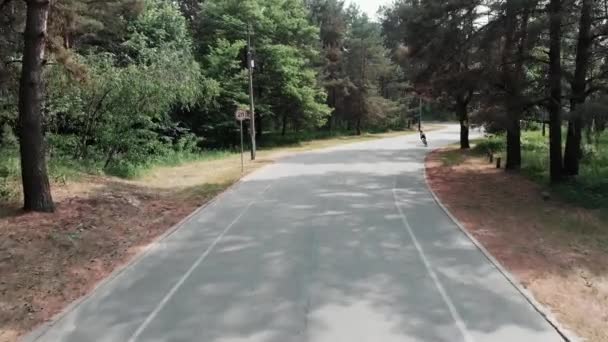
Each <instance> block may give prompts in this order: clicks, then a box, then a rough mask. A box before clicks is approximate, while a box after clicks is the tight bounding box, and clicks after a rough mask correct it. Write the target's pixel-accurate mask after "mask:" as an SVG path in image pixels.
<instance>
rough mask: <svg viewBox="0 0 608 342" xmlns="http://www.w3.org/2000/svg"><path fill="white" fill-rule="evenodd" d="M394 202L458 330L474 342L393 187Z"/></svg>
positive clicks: (468, 340) (467, 339)
mask: <svg viewBox="0 0 608 342" xmlns="http://www.w3.org/2000/svg"><path fill="white" fill-rule="evenodd" d="M393 200H394V202H395V206H396V207H397V210H398V211H399V215H400V216H401V220H402V221H403V225H404V226H405V228H406V230H407V232H408V233H409V235H410V237H411V238H412V241H413V242H414V246H415V247H416V250H417V251H418V254H419V255H420V259H422V263H423V264H424V267H425V268H426V270H427V272H428V273H429V275H430V276H431V279H433V282H434V283H435V286H436V287H437V290H438V291H439V293H440V294H441V298H442V299H443V301H444V303H445V304H446V305H447V307H448V310H449V311H450V314H451V315H452V318H453V319H454V322H455V323H456V326H457V327H458V330H460V332H461V333H462V336H463V337H464V340H465V342H474V340H473V337H471V335H470V334H469V331H468V330H467V327H466V324H465V323H464V321H463V320H462V317H461V316H460V314H459V313H458V310H456V307H455V306H454V303H453V302H452V299H451V298H450V296H449V295H448V293H447V292H446V291H445V289H444V288H443V285H441V282H440V281H439V277H437V274H436V273H435V271H433V268H432V267H431V262H430V261H429V260H428V258H427V257H426V255H425V254H424V250H423V249H422V246H421V245H420V243H419V242H418V239H417V238H416V235H415V234H414V230H413V229H412V227H411V226H410V223H409V221H408V219H407V216H406V215H405V213H404V212H403V209H401V206H400V205H399V200H398V199H397V189H396V188H394V187H393Z"/></svg>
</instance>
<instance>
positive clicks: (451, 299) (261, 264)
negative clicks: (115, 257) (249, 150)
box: [30, 126, 562, 342]
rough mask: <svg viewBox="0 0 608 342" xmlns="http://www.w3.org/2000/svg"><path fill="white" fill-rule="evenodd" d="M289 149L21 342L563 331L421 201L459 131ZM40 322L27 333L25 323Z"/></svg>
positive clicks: (370, 341)
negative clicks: (436, 158) (434, 158)
mask: <svg viewBox="0 0 608 342" xmlns="http://www.w3.org/2000/svg"><path fill="white" fill-rule="evenodd" d="M427 136H428V140H429V144H430V146H429V148H427V149H425V148H424V147H422V146H421V144H420V142H419V141H418V136H417V135H410V136H404V137H398V138H391V139H384V140H377V141H369V142H363V143H355V144H351V145H344V146H340V147H336V148H331V149H327V150H323V151H318V152H311V153H302V154H298V155H295V156H292V157H288V158H285V159H282V160H281V161H279V162H278V163H276V164H273V165H270V166H268V167H265V168H263V169H261V170H259V171H257V172H255V173H253V174H251V175H250V176H248V177H246V179H245V180H244V181H242V182H241V183H239V184H238V185H237V186H236V187H234V188H233V189H232V190H231V191H229V192H227V193H226V194H224V195H222V196H221V197H220V198H219V199H218V200H217V201H215V202H214V203H213V204H211V205H210V206H208V207H207V208H205V209H203V210H201V211H199V212H198V213H197V214H196V215H194V216H193V218H192V219H191V220H189V221H188V222H187V223H186V224H185V225H184V226H183V227H181V228H180V229H179V230H177V231H175V232H174V233H173V234H171V235H170V236H169V237H167V238H166V239H164V240H163V241H162V242H160V243H159V244H158V245H156V246H154V248H153V249H152V250H151V251H150V252H149V253H148V254H147V255H146V256H145V257H143V258H142V259H140V260H139V261H138V262H136V263H135V264H133V265H131V266H130V267H129V268H128V269H127V270H125V271H124V272H122V273H120V274H119V275H118V276H116V277H115V278H114V279H112V280H110V281H109V282H108V283H106V284H104V285H103V286H101V287H100V288H99V289H98V290H96V291H95V292H94V293H93V294H92V295H91V296H90V297H89V298H88V299H87V300H85V301H83V302H82V303H81V304H80V305H78V306H76V307H75V309H73V310H71V311H70V312H68V313H67V314H66V315H64V316H63V317H62V318H61V319H60V320H59V321H57V322H55V323H54V325H53V326H51V327H50V328H46V329H41V330H40V331H38V332H37V334H36V335H38V336H39V338H38V339H35V336H34V335H32V336H30V338H33V339H32V340H36V341H49V342H57V341H62V342H89V341H103V342H119V341H129V342H132V341H141V342H144V341H145V342H161V341H163V342H169V341H171V342H180V341H184V342H185V341H197V342H199V341H200V342H244V341H247V342H290V341H303V342H304V341H306V342H308V341H310V342H357V341H362V342H363V341H365V342H408V341H425V342H429V341H446V342H457V341H466V342H470V341H480V342H493V341H496V342H499V341H500V342H502V341H504V342H527V341H530V342H545V341H550V342H554V341H562V339H561V338H560V336H559V335H558V334H557V333H556V332H555V331H554V330H553V328H552V327H551V326H550V325H549V324H548V323H547V322H546V321H545V320H544V319H543V318H542V317H541V315H540V314H538V313H537V312H536V311H535V310H534V308H533V307H532V306H531V305H530V304H529V303H528V302H527V301H526V300H525V299H524V297H523V296H521V295H520V293H519V292H518V291H517V290H516V289H515V288H514V287H513V286H512V285H511V284H510V283H509V282H508V281H507V280H506V279H505V278H504V277H503V276H502V274H500V273H499V272H498V270H497V269H496V268H495V267H494V266H493V265H492V264H491V263H490V262H489V261H488V260H487V259H486V258H485V257H484V255H483V254H482V253H481V252H480V251H479V250H478V249H477V248H476V247H475V246H474V244H473V243H472V242H471V241H470V240H469V239H468V238H467V237H466V236H465V235H464V234H463V233H462V232H461V231H460V230H459V229H458V227H457V226H456V224H455V223H454V222H453V221H451V220H450V218H449V217H448V216H446V215H445V213H444V212H443V211H442V210H441V208H440V207H439V206H438V205H437V204H436V203H435V202H434V201H433V198H432V196H431V194H430V193H429V190H428V189H427V186H426V184H425V181H424V163H423V159H424V155H425V154H426V152H427V151H429V150H430V149H431V148H434V147H437V146H442V145H445V144H447V143H452V142H457V141H458V127H457V126H449V128H447V129H444V130H441V131H433V132H429V133H428V134H427ZM40 334H41V335H40Z"/></svg>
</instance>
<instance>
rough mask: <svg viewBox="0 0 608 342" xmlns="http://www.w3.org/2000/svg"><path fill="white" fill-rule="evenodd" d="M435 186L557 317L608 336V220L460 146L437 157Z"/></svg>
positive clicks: (585, 333)
mask: <svg viewBox="0 0 608 342" xmlns="http://www.w3.org/2000/svg"><path fill="white" fill-rule="evenodd" d="M426 168H427V174H428V179H429V184H430V186H431V188H432V189H433V191H434V192H435V193H436V194H437V195H438V197H439V198H440V200H441V201H442V202H443V203H444V204H445V205H446V207H448V209H449V210H450V211H451V212H452V214H454V216H456V218H457V219H458V220H459V221H460V222H461V223H462V224H463V225H464V226H465V228H466V229H467V230H468V231H469V232H470V233H472V235H473V236H475V238H477V239H478V240H479V241H480V243H481V244H482V245H483V246H484V247H485V248H486V249H487V250H488V251H489V252H490V253H491V254H492V255H493V256H494V257H495V258H496V259H497V260H498V261H499V262H500V263H501V264H502V265H503V266H504V267H505V268H506V269H508V270H509V271H510V272H511V273H512V274H513V275H514V276H515V277H517V278H518V279H519V281H520V282H521V283H522V284H523V285H524V287H526V288H527V289H528V290H529V291H531V292H532V294H533V295H534V297H535V298H536V299H537V300H538V301H539V302H541V303H542V304H544V305H546V306H548V307H549V308H550V309H551V310H552V311H553V312H554V313H555V315H556V316H557V318H558V320H559V321H560V322H561V323H563V324H564V325H565V326H566V327H567V328H569V329H571V330H572V331H574V332H576V333H577V334H578V335H579V336H581V337H583V338H585V339H587V340H588V341H591V342H601V341H608V328H607V327H608V224H607V223H606V222H605V221H602V220H601V219H600V213H599V212H597V211H593V210H588V209H583V208H579V207H575V206H573V205H570V204H567V203H563V202H560V201H559V200H557V199H555V198H554V196H551V198H550V199H548V200H546V199H545V198H544V197H545V196H543V193H544V192H545V191H546V190H545V189H543V188H542V187H541V186H539V185H538V184H536V183H534V182H532V181H530V180H528V179H527V178H525V177H523V176H521V175H517V174H510V173H506V172H504V170H497V169H496V168H495V167H494V166H493V165H491V164H489V163H488V162H487V160H485V159H483V158H479V157H476V156H474V155H472V154H470V153H469V152H462V151H460V150H457V149H453V148H450V149H442V150H438V151H435V152H433V153H431V154H430V156H429V157H428V159H427V163H426Z"/></svg>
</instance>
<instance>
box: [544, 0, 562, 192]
mask: <svg viewBox="0 0 608 342" xmlns="http://www.w3.org/2000/svg"><path fill="white" fill-rule="evenodd" d="M549 36H550V43H549V80H548V83H549V91H550V97H549V104H548V106H547V107H548V109H549V122H550V125H549V155H550V175H551V182H553V183H558V182H560V181H561V180H562V118H561V111H562V105H561V101H562V65H561V51H562V50H561V44H562V0H551V2H550V3H549Z"/></svg>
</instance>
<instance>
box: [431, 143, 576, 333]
mask: <svg viewBox="0 0 608 342" xmlns="http://www.w3.org/2000/svg"><path fill="white" fill-rule="evenodd" d="M437 150H438V149H435V150H432V151H431V152H429V153H427V155H426V156H425V158H424V181H425V183H426V187H427V188H428V190H429V192H430V194H431V196H432V197H433V199H434V201H435V203H437V205H439V207H440V208H441V209H442V210H443V211H444V212H445V214H446V215H447V216H448V217H449V218H450V219H451V220H452V221H454V223H455V224H456V226H457V227H458V229H460V230H461V231H462V233H463V234H464V235H465V236H466V237H467V238H469V240H471V241H472V242H473V244H474V245H475V246H476V247H477V249H479V250H480V251H481V253H482V254H483V255H484V256H485V257H486V258H487V259H488V260H489V261H490V262H491V263H492V264H493V265H494V267H496V269H497V270H498V271H499V272H500V273H501V274H502V275H503V276H504V277H505V278H506V279H507V281H508V282H509V283H511V285H513V286H514V287H515V289H516V290H517V291H518V292H519V293H521V294H522V296H524V298H525V299H526V301H527V302H528V303H530V305H532V307H533V308H534V309H535V310H536V311H537V312H538V313H540V314H541V316H543V318H544V319H545V320H546V321H547V322H548V323H549V324H550V325H551V326H552V327H553V328H554V329H555V330H556V331H557V333H558V334H560V335H561V336H562V338H563V339H564V341H566V342H584V341H585V340H584V339H582V338H580V337H579V336H577V335H576V334H575V333H574V332H572V331H571V330H569V329H567V328H565V327H564V326H563V325H562V324H561V323H559V321H558V320H557V318H556V317H555V314H553V312H552V311H551V309H550V308H548V307H546V306H545V305H543V304H541V303H540V302H538V301H537V300H536V299H535V298H534V296H533V295H532V293H531V292H530V291H528V290H527V289H526V288H525V287H524V286H523V285H522V284H521V282H520V281H519V280H518V279H517V278H515V276H513V274H511V272H509V271H508V270H507V269H505V268H504V267H503V266H502V265H501V264H500V262H499V261H498V260H497V259H496V258H494V256H492V254H490V252H489V251H488V250H487V249H486V248H485V247H484V246H483V245H482V244H481V243H480V242H479V241H478V240H477V239H476V238H475V237H474V236H473V235H472V234H471V233H470V232H469V231H468V230H467V229H466V228H465V227H464V225H462V223H460V221H458V219H457V218H456V217H455V216H454V215H453V214H452V213H451V212H450V210H449V209H448V208H447V207H446V206H445V205H444V204H443V203H442V202H441V200H440V199H439V197H438V196H437V194H436V193H435V191H433V188H432V187H431V185H430V183H429V178H428V174H427V168H426V164H427V161H428V158H429V156H430V155H431V153H433V152H435V151H437Z"/></svg>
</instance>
